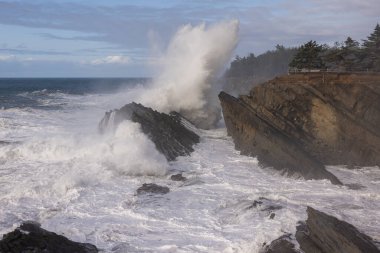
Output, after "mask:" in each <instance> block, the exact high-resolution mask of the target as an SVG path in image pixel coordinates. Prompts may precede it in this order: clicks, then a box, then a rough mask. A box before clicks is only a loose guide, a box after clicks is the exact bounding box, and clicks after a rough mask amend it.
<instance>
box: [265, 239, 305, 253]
mask: <svg viewBox="0 0 380 253" xmlns="http://www.w3.org/2000/svg"><path fill="white" fill-rule="evenodd" d="M260 253H300V251H298V250H296V249H295V246H294V244H293V243H292V242H291V236H290V235H283V236H281V237H279V238H278V239H276V240H274V241H272V242H271V244H269V245H267V246H265V247H264V248H263V250H261V251H260ZM307 253H309V252H307ZM310 253H311V252H310Z"/></svg>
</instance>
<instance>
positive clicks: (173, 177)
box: [170, 173, 186, 181]
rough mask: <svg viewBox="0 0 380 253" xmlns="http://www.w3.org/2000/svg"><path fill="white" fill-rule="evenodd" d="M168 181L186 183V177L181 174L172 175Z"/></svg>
mask: <svg viewBox="0 0 380 253" xmlns="http://www.w3.org/2000/svg"><path fill="white" fill-rule="evenodd" d="M170 179H171V180H173V181H186V177H184V176H182V173H179V174H175V175H172V176H171V177H170Z"/></svg>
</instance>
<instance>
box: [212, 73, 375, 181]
mask: <svg viewBox="0 0 380 253" xmlns="http://www.w3.org/2000/svg"><path fill="white" fill-rule="evenodd" d="M379 84H380V75H376V74H360V75H359V74H358V75H355V74H336V73H308V74H295V75H288V76H281V77H278V78H275V79H273V80H271V81H268V82H266V83H264V84H262V85H259V86H256V87H254V88H253V89H252V90H251V92H250V93H249V95H247V96H240V97H239V98H235V97H232V96H230V95H228V94H226V93H224V92H222V93H220V94H219V99H220V101H221V105H222V109H223V115H224V120H225V123H226V127H227V131H228V134H229V135H231V136H232V138H233V139H234V142H235V146H236V148H237V149H238V150H240V151H241V152H242V153H243V154H246V155H252V156H257V157H258V160H259V162H260V163H262V164H264V165H266V166H270V167H273V168H275V169H278V170H283V171H284V173H286V174H288V175H300V176H302V177H304V178H305V179H329V180H330V181H332V182H333V183H336V184H339V183H340V182H339V180H338V179H337V178H336V177H335V176H334V175H332V174H331V173H329V172H328V171H327V170H326V169H325V168H324V165H342V164H346V165H350V166H375V165H380V131H379V130H378V126H379V125H380V85H379Z"/></svg>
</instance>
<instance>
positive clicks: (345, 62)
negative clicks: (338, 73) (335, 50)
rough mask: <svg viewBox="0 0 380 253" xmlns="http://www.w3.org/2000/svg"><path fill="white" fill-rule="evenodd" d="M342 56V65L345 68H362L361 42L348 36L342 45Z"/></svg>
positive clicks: (352, 69) (351, 69)
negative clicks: (360, 63)
mask: <svg viewBox="0 0 380 253" xmlns="http://www.w3.org/2000/svg"><path fill="white" fill-rule="evenodd" d="M340 57H341V59H342V62H341V66H342V67H343V68H344V70H346V71H354V70H360V68H359V66H358V65H359V62H360V48H359V42H357V41H355V40H353V39H352V38H351V37H348V38H347V39H346V41H345V42H344V43H343V45H342V47H341V50H340Z"/></svg>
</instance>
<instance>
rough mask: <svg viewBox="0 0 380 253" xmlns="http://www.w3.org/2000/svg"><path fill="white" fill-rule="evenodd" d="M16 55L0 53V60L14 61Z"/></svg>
mask: <svg viewBox="0 0 380 253" xmlns="http://www.w3.org/2000/svg"><path fill="white" fill-rule="evenodd" d="M14 60H16V56H14V55H0V61H14Z"/></svg>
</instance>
